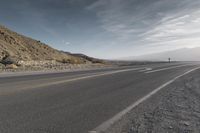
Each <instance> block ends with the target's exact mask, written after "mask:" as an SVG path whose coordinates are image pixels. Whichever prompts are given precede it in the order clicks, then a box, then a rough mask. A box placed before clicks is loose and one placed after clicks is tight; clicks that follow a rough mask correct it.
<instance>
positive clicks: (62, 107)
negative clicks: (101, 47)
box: [0, 63, 199, 133]
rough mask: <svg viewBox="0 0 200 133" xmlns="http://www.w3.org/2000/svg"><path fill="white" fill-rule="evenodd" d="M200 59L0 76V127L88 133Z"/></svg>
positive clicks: (2, 130) (14, 132)
mask: <svg viewBox="0 0 200 133" xmlns="http://www.w3.org/2000/svg"><path fill="white" fill-rule="evenodd" d="M198 66H199V65H198V64H192V63H170V64H166V63H165V64H154V65H144V66H128V67H119V68H109V69H101V70H100V69H99V70H89V71H77V72H64V73H48V74H37V75H23V76H19V75H18V76H8V77H0V133H88V131H91V130H93V129H95V128H96V127H98V126H99V125H101V124H102V123H104V122H105V121H107V120H108V119H110V118H112V117H113V116H115V115H116V114H117V113H119V112H121V111H122V110H124V109H125V108H127V107H128V106H129V105H131V104H133V103H134V102H136V101H137V100H138V99H140V98H142V97H144V96H145V95H147V94H149V93H150V92H152V91H153V90H154V89H156V88H157V87H159V86H161V85H162V84H164V83H166V82H168V81H169V80H171V79H173V78H174V77H176V76H179V75H181V74H183V73H184V72H187V71H189V70H191V69H193V68H196V67H198Z"/></svg>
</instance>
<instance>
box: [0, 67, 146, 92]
mask: <svg viewBox="0 0 200 133" xmlns="http://www.w3.org/2000/svg"><path fill="white" fill-rule="evenodd" d="M141 69H144V68H130V69H123V70H112V71H110V72H104V73H101V74H93V75H89V76H84V77H78V78H72V79H67V80H61V81H55V82H49V83H44V84H35V85H33V86H31V87H30V85H27V86H24V87H21V88H20V89H19V90H16V91H20V90H25V89H34V88H40V87H47V86H51V85H57V84H62V83H68V82H72V81H77V80H83V79H89V78H94V77H100V76H105V75H111V74H116V73H122V72H128V71H137V70H141ZM12 91H13V90H12ZM16 91H14V92H16ZM7 93H9V92H5V93H3V92H2V93H1V94H0V95H5V94H7Z"/></svg>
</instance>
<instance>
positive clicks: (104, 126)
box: [89, 67, 200, 133]
mask: <svg viewBox="0 0 200 133" xmlns="http://www.w3.org/2000/svg"><path fill="white" fill-rule="evenodd" d="M197 69H200V67H197V68H194V69H191V70H189V71H187V72H185V73H183V74H181V75H179V76H177V77H175V78H173V79H171V80H170V81H168V82H166V83H165V84H163V85H161V86H160V87H158V88H156V89H155V90H153V91H152V92H150V93H149V94H147V95H146V96H144V97H143V98H141V99H139V100H138V101H136V102H135V103H133V104H132V105H130V106H129V107H127V108H126V109H125V110H123V111H121V112H120V113H118V114H117V115H115V116H114V117H112V118H111V119H109V120H108V121H105V122H104V123H102V124H101V125H99V126H98V127H96V128H95V129H93V130H91V131H89V133H104V132H105V131H106V130H107V129H109V128H110V127H111V126H112V125H113V124H114V123H116V122H117V121H119V120H120V119H121V118H122V117H123V116H124V115H126V114H127V113H128V112H130V111H131V110H132V109H134V108H135V107H137V106H138V105H139V104H141V103H142V102H144V101H146V100H147V99H149V98H150V97H151V96H153V95H154V94H156V93H157V92H158V91H160V90H161V89H163V88H165V87H166V86H168V85H170V84H171V83H173V82H174V81H175V80H177V79H178V78H180V77H182V76H184V75H187V74H189V73H191V72H193V71H195V70H197Z"/></svg>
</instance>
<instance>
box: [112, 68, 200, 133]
mask: <svg viewBox="0 0 200 133" xmlns="http://www.w3.org/2000/svg"><path fill="white" fill-rule="evenodd" d="M199 131H200V70H196V71H194V72H192V73H190V74H188V75H185V76H183V77H182V78H180V79H178V80H176V81H175V82H174V83H172V84H171V85H169V86H167V87H165V88H164V89H163V90H162V91H160V92H158V93H157V94H155V95H154V96H153V97H151V98H150V99H148V100H147V101H145V102H143V103H142V104H140V105H139V106H138V107H136V108H135V109H133V110H132V111H131V112H130V113H129V114H127V115H126V116H124V117H123V118H122V119H121V120H120V121H119V122H118V123H116V124H114V125H113V127H112V128H111V129H109V131H108V133H199Z"/></svg>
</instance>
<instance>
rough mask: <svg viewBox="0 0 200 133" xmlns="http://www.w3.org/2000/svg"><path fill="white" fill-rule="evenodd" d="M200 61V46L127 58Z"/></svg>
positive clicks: (128, 58)
mask: <svg viewBox="0 0 200 133" xmlns="http://www.w3.org/2000/svg"><path fill="white" fill-rule="evenodd" d="M168 58H171V59H172V61H200V47H197V48H182V49H177V50H173V51H167V52H162V53H155V54H148V55H143V56H135V57H127V58H124V59H125V60H145V61H167V60H168Z"/></svg>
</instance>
